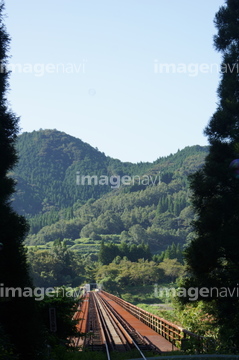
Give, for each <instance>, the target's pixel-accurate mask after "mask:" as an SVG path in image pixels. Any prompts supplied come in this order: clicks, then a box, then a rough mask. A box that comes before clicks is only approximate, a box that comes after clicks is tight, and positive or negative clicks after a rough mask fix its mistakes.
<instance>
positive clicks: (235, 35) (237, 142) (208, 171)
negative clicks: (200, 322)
mask: <svg viewBox="0 0 239 360" xmlns="http://www.w3.org/2000/svg"><path fill="white" fill-rule="evenodd" d="M238 19H239V3H238V1H236V0H227V1H226V4H225V6H222V7H221V8H220V10H219V11H218V13H217V14H216V17H215V25H216V27H217V29H218V34H217V36H215V38H214V44H215V47H216V49H217V50H218V51H221V52H222V54H223V61H222V76H221V83H220V86H219V88H218V95H219V104H218V108H217V110H216V112H215V113H214V115H213V116H212V118H211V120H210V122H209V124H208V126H207V128H206V130H205V133H206V135H207V136H208V139H209V142H210V147H209V154H208V156H207V157H206V161H205V165H204V166H203V168H202V169H201V170H199V171H197V172H196V173H195V174H194V175H192V176H191V189H192V191H193V196H192V202H193V206H194V209H195V211H196V214H197V218H196V220H195V221H194V229H195V238H194V239H193V240H192V242H191V243H190V245H189V247H188V248H187V250H186V260H187V264H188V267H189V273H190V278H189V279H187V280H186V286H197V287H208V288H210V287H218V288H221V287H229V288H230V289H231V290H233V288H236V287H237V283H238V278H239V243H238V233H239V179H238V178H237V174H236V172H234V171H233V169H231V168H230V163H231V162H232V161H233V160H234V159H238V158H239V77H238V70H239V69H238V59H239V22H238ZM204 300H205V299H204ZM206 300H210V301H213V304H214V308H213V309H214V310H213V316H215V318H216V319H217V321H218V324H219V325H220V331H221V332H220V334H221V341H222V343H224V344H227V345H228V347H229V348H231V349H232V348H233V349H234V350H235V349H237V350H239V341H238V339H239V337H238V335H239V333H238V321H239V317H238V314H239V302H238V298H237V297H236V296H235V295H234V296H227V297H226V296H224V297H222V296H221V297H220V296H219V297H216V296H213V298H207V299H206Z"/></svg>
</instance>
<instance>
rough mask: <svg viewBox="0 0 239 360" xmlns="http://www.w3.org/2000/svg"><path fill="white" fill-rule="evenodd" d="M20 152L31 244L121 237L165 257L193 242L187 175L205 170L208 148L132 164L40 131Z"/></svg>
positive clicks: (18, 172)
mask: <svg viewBox="0 0 239 360" xmlns="http://www.w3.org/2000/svg"><path fill="white" fill-rule="evenodd" d="M17 150H18V155H19V163H18V167H17V168H15V169H14V173H12V174H11V175H13V176H14V177H15V178H16V180H17V193H16V194H15V195H14V199H13V206H14V207H15V209H16V210H17V211H18V212H19V213H21V214H23V215H25V216H26V217H27V218H28V219H29V222H30V225H31V228H30V232H29V235H28V237H27V239H26V243H27V244H30V245H39V244H45V243H47V242H50V241H55V240H56V239H60V240H63V239H68V241H71V240H75V239H79V238H90V239H91V240H93V241H94V240H95V241H96V240H100V239H101V238H104V239H108V240H112V239H113V237H114V236H115V235H118V240H119V241H126V242H131V243H135V244H141V243H143V242H145V243H149V245H150V248H151V251H152V252H159V251H162V250H164V249H165V248H166V247H167V246H168V245H170V244H172V243H173V242H175V243H184V242H185V241H186V238H187V236H188V234H189V233H190V231H191V228H190V221H191V219H192V218H193V213H192V210H191V207H190V201H189V196H190V194H189V190H188V180H187V176H188V174H190V173H192V172H194V171H195V170H197V169H198V168H199V167H201V166H202V164H203V162H204V158H205V156H206V154H207V147H201V146H198V145H197V146H192V147H186V148H185V149H183V150H181V151H178V152H177V153H176V154H174V155H172V154H171V155H169V156H167V157H163V158H159V159H157V160H156V161H155V162H153V163H149V162H148V163H137V164H132V163H125V162H121V161H120V160H117V159H112V158H110V157H108V156H106V155H105V154H104V153H102V152H100V151H99V150H98V149H94V148H93V147H91V146H90V145H88V144H86V143H84V142H83V141H81V140H79V139H76V138H74V137H72V136H69V135H67V134H65V133H62V132H59V131H57V130H39V131H33V132H32V133H23V134H22V135H20V136H19V138H18V142H17ZM156 156H157V155H156ZM83 175H84V176H91V177H92V178H91V179H90V182H91V185H88V180H89V179H88V180H87V179H86V180H85V182H84V184H83V183H82V176H83Z"/></svg>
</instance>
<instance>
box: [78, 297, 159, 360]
mask: <svg viewBox="0 0 239 360" xmlns="http://www.w3.org/2000/svg"><path fill="white" fill-rule="evenodd" d="M87 296H88V298H86V299H85V300H84V302H83V303H82V305H81V311H80V312H79V313H78V315H77V316H78V318H79V319H80V322H79V326H78V331H80V332H83V330H84V331H85V332H86V333H87V336H86V337H82V338H80V339H79V341H78V342H75V345H76V346H82V347H84V348H87V349H88V350H92V351H104V352H106V355H107V360H110V354H111V352H112V351H118V352H124V351H128V350H132V349H137V350H138V352H139V357H141V358H142V359H144V360H146V357H145V356H144V354H143V351H145V350H152V349H153V346H152V344H150V343H149V342H148V343H147V341H146V340H145V339H144V338H143V337H142V336H141V335H140V334H139V333H137V331H136V330H135V329H133V328H132V327H131V326H130V325H129V324H127V322H125V320H124V319H123V318H122V317H121V316H120V315H119V314H118V313H117V312H116V310H114V309H113V308H112V307H111V306H110V299H109V300H108V301H106V299H105V298H104V297H101V296H100V294H99V293H98V292H90V293H88V295H87ZM82 318H83V320H82ZM154 350H155V349H154Z"/></svg>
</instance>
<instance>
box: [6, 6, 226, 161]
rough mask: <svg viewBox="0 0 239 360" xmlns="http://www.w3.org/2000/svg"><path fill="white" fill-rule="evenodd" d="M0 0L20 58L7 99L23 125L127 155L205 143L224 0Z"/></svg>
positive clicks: (152, 155) (15, 59)
mask: <svg viewBox="0 0 239 360" xmlns="http://www.w3.org/2000/svg"><path fill="white" fill-rule="evenodd" d="M5 3H6V13H7V16H8V17H7V18H6V21H5V22H6V25H7V30H8V32H9V34H10V36H11V37H12V42H11V51H10V54H11V55H12V57H11V59H10V63H11V64H13V65H16V64H19V65H18V66H17V67H15V68H14V67H13V68H12V69H13V73H12V75H11V78H10V86H11V91H10V92H9V95H8V99H9V101H10V102H11V106H12V109H13V111H14V112H15V113H16V114H17V115H19V116H20V117H21V121H20V125H21V128H22V131H33V130H38V129H39V128H43V129H46V128H47V129H54V128H56V129H58V130H60V131H64V132H66V133H68V134H70V135H73V136H75V137H78V138H80V139H81V140H83V141H85V142H87V143H89V144H90V145H92V146H94V147H98V149H99V150H100V151H103V152H105V154H106V155H109V156H111V157H114V158H118V159H120V160H122V161H132V162H140V161H154V160H156V159H157V158H158V157H160V156H167V155H169V154H170V153H175V152H176V151H177V150H178V149H183V148H184V147H185V146H188V145H196V144H199V145H206V144H207V139H206V137H205V136H204V135H203V129H204V128H205V126H206V125H207V123H208V121H209V119H210V117H211V115H212V114H213V112H214V111H215V109H216V102H217V100H218V99H217V95H216V90H217V87H218V84H219V79H220V74H219V72H218V69H219V65H220V62H221V55H220V54H218V53H217V52H216V51H215V50H214V48H213V35H214V34H216V29H215V27H214V24H213V19H214V16H215V13H216V12H217V11H218V9H219V7H220V6H221V5H223V4H224V0H209V1H208V0H201V1H192V0H181V1H179V0H85V1H83V0H41V1H36V0H21V1H16V0H5ZM161 63H162V64H165V63H168V64H173V66H174V67H170V69H169V72H168V73H167V72H166V70H165V69H166V68H163V70H160V64H161ZM180 64H181V65H180ZM192 64H193V65H192ZM202 64H207V65H202ZM211 64H217V65H218V68H217V66H216V65H214V66H212V65H211ZM173 70H174V72H173Z"/></svg>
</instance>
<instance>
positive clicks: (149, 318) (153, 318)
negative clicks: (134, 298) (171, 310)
mask: <svg viewBox="0 0 239 360" xmlns="http://www.w3.org/2000/svg"><path fill="white" fill-rule="evenodd" d="M101 293H102V294H105V295H106V296H107V297H108V298H110V299H112V300H113V301H115V302H116V303H117V304H119V305H120V306H121V307H122V308H124V309H125V310H127V311H128V312H129V313H130V314H132V315H134V316H135V317H136V318H137V319H139V320H140V321H141V322H143V323H144V324H146V325H147V326H148V327H150V328H151V329H153V330H154V331H155V332H157V333H158V334H160V335H161V336H163V337H164V338H165V339H166V340H167V341H169V342H170V343H171V344H172V346H175V347H177V348H178V349H181V350H185V349H186V348H187V347H188V344H190V343H194V345H195V344H196V346H197V348H198V350H199V351H204V350H206V349H207V345H208V339H206V338H204V337H202V336H199V335H196V334H194V333H192V332H191V331H188V330H186V329H184V328H182V327H181V326H178V325H176V324H173V323H172V322H170V321H167V320H165V319H163V318H161V317H159V316H157V315H153V314H151V313H149V312H148V311H146V310H143V309H140V308H139V307H137V306H135V305H133V304H130V303H129V302H127V301H125V300H123V299H121V298H119V297H117V296H115V295H112V294H109V293H107V292H105V291H103V290H102V291H101Z"/></svg>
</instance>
